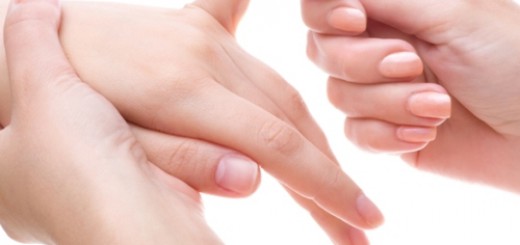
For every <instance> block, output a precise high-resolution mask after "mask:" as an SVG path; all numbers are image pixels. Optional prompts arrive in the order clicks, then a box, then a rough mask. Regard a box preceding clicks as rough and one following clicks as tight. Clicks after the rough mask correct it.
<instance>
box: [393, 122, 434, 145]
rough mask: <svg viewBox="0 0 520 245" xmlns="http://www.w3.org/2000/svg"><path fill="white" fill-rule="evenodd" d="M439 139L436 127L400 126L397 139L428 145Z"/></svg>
mask: <svg viewBox="0 0 520 245" xmlns="http://www.w3.org/2000/svg"><path fill="white" fill-rule="evenodd" d="M436 137H437V128H436V127H413V126H400V127H398V128H397V138H399V139H401V140H403V141H406V142H410V143H428V142H431V141H434V140H435V138H436Z"/></svg>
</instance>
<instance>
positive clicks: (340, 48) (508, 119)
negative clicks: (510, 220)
mask: <svg viewBox="0 0 520 245" xmlns="http://www.w3.org/2000/svg"><path fill="white" fill-rule="evenodd" d="M302 5H303V14H304V19H305V21H306V23H307V24H308V26H309V27H310V28H311V32H310V34H309V56H310V58H311V59H312V60H313V61H314V62H315V63H316V64H317V65H318V66H320V67H321V68H323V69H324V70H325V71H327V72H328V73H329V74H331V78H330V80H329V98H330V100H331V101H332V103H333V104H334V105H335V106H337V107H338V108H339V109H341V110H342V111H344V112H345V113H346V114H347V122H346V125H345V128H346V130H345V131H346V134H347V137H348V138H349V139H351V140H352V141H353V142H355V143H357V144H358V145H359V146H360V147H361V148H364V149H369V150H373V151H376V152H392V153H399V154H402V156H403V158H404V159H405V160H406V161H407V162H408V163H410V164H412V165H413V166H415V167H417V168H419V169H423V170H427V171H433V172H436V173H440V174H443V175H448V176H452V177H456V178H460V179H464V180H468V181H473V182H480V183H486V184H488V185H492V186H496V187H499V188H502V189H506V190H510V191H514V192H516V193H520V181H518V180H519V179H520V164H518V159H519V157H520V151H519V150H520V97H519V96H518V95H519V94H520V85H519V84H520V83H518V79H519V77H520V59H519V58H518V57H520V34H519V33H518V32H516V31H512V30H516V29H518V23H520V14H519V13H520V9H519V7H518V5H517V4H515V3H514V2H513V1H505V0H504V1H486V0H481V1H437V0H436V1H430V0H421V1H404V0H397V1H378V0H360V1H347V0H334V1H326V2H324V1H316V0H302ZM345 20H349V21H345ZM448 95H449V96H451V98H450V97H448ZM450 115H451V117H450ZM448 117H450V118H449V119H448V120H446V119H447V118H448ZM369 132H377V134H374V133H369Z"/></svg>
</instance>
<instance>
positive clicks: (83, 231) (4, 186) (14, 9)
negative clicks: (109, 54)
mask: <svg viewBox="0 0 520 245" xmlns="http://www.w3.org/2000/svg"><path fill="white" fill-rule="evenodd" d="M17 2H18V3H17ZM59 17H60V11H59V8H58V1H56V0H46V1H42V0H39V1H36V0H25V1H20V0H18V1H13V3H12V6H11V8H10V11H9V14H8V16H7V19H6V25H5V47H6V52H7V66H8V71H9V81H10V85H11V86H10V87H11V88H12V99H13V103H12V105H13V110H12V116H11V122H10V123H9V125H6V127H5V128H4V129H3V130H2V131H0V155H1V156H2V160H1V161H0V224H1V225H2V227H3V228H5V229H6V231H7V233H8V234H9V235H10V236H11V237H13V238H15V239H17V240H19V241H22V242H36V241H37V242H44V243H48V244H149V243H152V244H218V243H220V241H219V240H218V239H217V238H216V236H215V235H214V234H213V233H212V232H211V230H210V229H209V228H208V226H207V225H206V223H205V221H204V219H203V218H202V215H201V213H202V210H201V208H200V202H199V196H198V193H196V192H195V191H194V190H192V189H191V188H189V187H188V186H186V185H185V184H184V183H182V182H180V181H179V180H177V179H175V178H173V177H171V176H169V175H167V174H166V173H164V172H162V170H160V169H158V168H157V167H155V165H152V164H150V163H149V162H148V161H147V160H146V157H145V154H144V149H143V148H142V147H141V146H140V145H139V144H138V143H137V140H136V138H135V137H134V136H133V134H132V132H131V131H130V128H129V127H128V125H127V124H126V122H125V121H124V120H123V118H122V117H121V116H120V115H119V114H118V113H117V110H116V109H115V108H114V107H113V106H112V105H111V104H110V103H109V102H108V101H107V100H106V99H104V98H103V97H102V96H101V95H99V94H98V93H97V92H95V91H94V90H93V89H91V87H90V86H88V85H87V84H85V83H83V82H82V81H81V80H80V78H79V77H78V76H77V75H76V73H75V71H74V69H73V68H72V67H71V66H70V64H69V63H68V61H67V59H66V56H65V54H64V52H63V50H62V48H61V46H60V42H59V38H58V34H57V29H58V24H59Z"/></svg>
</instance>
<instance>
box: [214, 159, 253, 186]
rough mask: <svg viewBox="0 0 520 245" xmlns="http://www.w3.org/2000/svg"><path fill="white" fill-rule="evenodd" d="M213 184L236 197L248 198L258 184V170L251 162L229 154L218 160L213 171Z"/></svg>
mask: <svg viewBox="0 0 520 245" xmlns="http://www.w3.org/2000/svg"><path fill="white" fill-rule="evenodd" d="M215 182H216V183H217V185H218V186H220V187H221V188H223V189H224V190H227V191H230V192H233V193H235V194H237V195H238V196H248V195H251V194H252V193H254V192H255V190H256V189H257V188H258V185H259V183H260V168H259V166H258V164H257V163H256V162H254V161H253V160H251V159H249V158H247V157H244V156H239V155H237V154H229V155H226V156H224V157H222V159H221V160H220V162H219V163H218V165H217V170H216V171H215Z"/></svg>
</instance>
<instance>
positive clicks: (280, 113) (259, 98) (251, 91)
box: [219, 52, 335, 160]
mask: <svg viewBox="0 0 520 245" xmlns="http://www.w3.org/2000/svg"><path fill="white" fill-rule="evenodd" d="M236 53H238V54H244V53H243V52H236ZM239 58H242V59H244V60H250V61H251V62H250V63H247V65H249V69H247V68H246V69H243V70H244V71H245V73H246V77H238V78H235V79H237V81H236V82H235V83H233V84H242V86H241V87H240V88H236V87H234V88H232V91H233V92H234V93H235V94H237V95H239V96H241V97H243V98H245V99H247V100H249V101H252V102H254V103H255V104H256V105H258V106H259V107H260V108H263V109H265V110H267V111H268V112H270V113H271V114H273V115H275V116H277V117H278V118H280V119H282V120H284V121H285V122H287V123H288V124H290V125H292V126H294V127H295V128H296V129H297V130H298V131H300V133H301V134H302V135H303V136H304V137H305V138H306V139H308V140H309V141H310V142H311V143H313V144H314V145H315V146H316V147H317V148H318V149H320V150H321V151H322V152H323V153H325V154H326V155H327V156H328V157H329V158H331V159H333V160H334V159H335V157H334V154H333V153H332V150H331V149H330V147H329V145H328V142H327V139H326V138H325V134H324V133H323V131H322V130H321V128H320V127H319V126H318V124H317V123H316V121H315V120H314V118H313V117H312V115H311V114H310V112H309V109H308V108H307V105H306V104H305V102H304V101H303V98H302V96H301V95H300V94H299V93H298V91H296V89H294V88H293V87H292V86H291V85H290V84H289V83H288V82H287V81H285V80H284V79H283V78H282V77H281V76H280V75H279V74H278V73H276V72H275V71H273V70H270V69H266V71H264V72H260V73H258V72H255V71H256V70H257V69H255V68H256V67H267V66H266V65H265V64H263V63H262V62H260V61H258V60H255V59H251V57H250V56H246V55H244V56H242V57H239ZM224 79H225V78H224ZM219 80H221V79H219ZM242 81H250V82H249V83H244V82H242ZM221 84H223V83H222V82H221Z"/></svg>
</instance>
